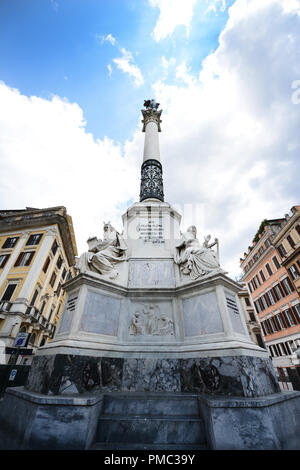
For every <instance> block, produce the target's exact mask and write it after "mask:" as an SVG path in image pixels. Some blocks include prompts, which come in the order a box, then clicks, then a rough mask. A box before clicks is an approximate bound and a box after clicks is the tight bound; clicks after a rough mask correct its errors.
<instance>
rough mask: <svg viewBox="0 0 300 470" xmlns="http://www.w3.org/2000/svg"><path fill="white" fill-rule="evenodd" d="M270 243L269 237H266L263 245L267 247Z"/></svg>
mask: <svg viewBox="0 0 300 470" xmlns="http://www.w3.org/2000/svg"><path fill="white" fill-rule="evenodd" d="M270 245H271V242H270V239H269V238H267V239H266V241H265V247H266V248H268V246H270Z"/></svg>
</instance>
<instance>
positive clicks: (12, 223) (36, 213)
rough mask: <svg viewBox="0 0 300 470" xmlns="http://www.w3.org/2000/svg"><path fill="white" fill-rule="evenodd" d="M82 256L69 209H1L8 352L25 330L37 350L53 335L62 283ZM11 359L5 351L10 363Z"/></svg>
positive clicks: (0, 280)
mask: <svg viewBox="0 0 300 470" xmlns="http://www.w3.org/2000/svg"><path fill="white" fill-rule="evenodd" d="M76 255H77V248H76V241H75V235H74V229H73V224H72V219H71V217H70V216H69V215H68V214H67V211H66V209H65V208H64V207H62V206H59V207H53V208H46V209H33V208H26V209H25V210H8V211H1V212H0V342H1V346H2V354H3V347H12V346H13V345H14V342H15V338H16V336H17V334H18V333H19V332H22V333H30V337H29V344H28V347H29V348H32V349H33V353H34V352H35V350H36V348H38V347H40V346H42V345H44V344H45V343H47V342H48V341H49V340H51V338H53V335H54V333H55V329H56V325H57V322H58V319H59V316H60V313H61V311H62V305H63V302H64V298H65V293H64V291H63V289H62V284H63V283H64V282H65V281H66V280H67V279H68V278H70V277H71V276H72V271H73V270H74V268H73V266H74V264H75V256H76ZM5 352H7V349H6V350H5ZM10 359H11V357H10V355H9V354H5V361H6V362H9V361H10ZM22 361H23V362H22ZM24 361H25V363H26V361H27V363H28V362H30V357H26V356H22V357H19V359H18V363H20V362H21V363H24ZM2 362H3V358H2Z"/></svg>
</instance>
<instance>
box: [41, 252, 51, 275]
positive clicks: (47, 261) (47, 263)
mask: <svg viewBox="0 0 300 470" xmlns="http://www.w3.org/2000/svg"><path fill="white" fill-rule="evenodd" d="M49 264H50V258H49V256H48V258H47V259H46V261H45V264H44V266H43V271H44V273H45V274H46V272H47V270H48V267H49Z"/></svg>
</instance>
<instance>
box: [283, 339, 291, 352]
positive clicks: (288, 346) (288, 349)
mask: <svg viewBox="0 0 300 470" xmlns="http://www.w3.org/2000/svg"><path fill="white" fill-rule="evenodd" d="M282 345H285V347H286V349H287V355H289V354H293V353H292V350H291V347H290V345H289V343H288V341H285V342H284V343H282Z"/></svg>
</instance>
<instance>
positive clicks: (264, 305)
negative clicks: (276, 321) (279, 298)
mask: <svg viewBox="0 0 300 470" xmlns="http://www.w3.org/2000/svg"><path fill="white" fill-rule="evenodd" d="M260 300H261V302H262V304H263V307H264V309H265V308H268V304H267V302H266V299H265V296H264V295H261V297H260Z"/></svg>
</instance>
